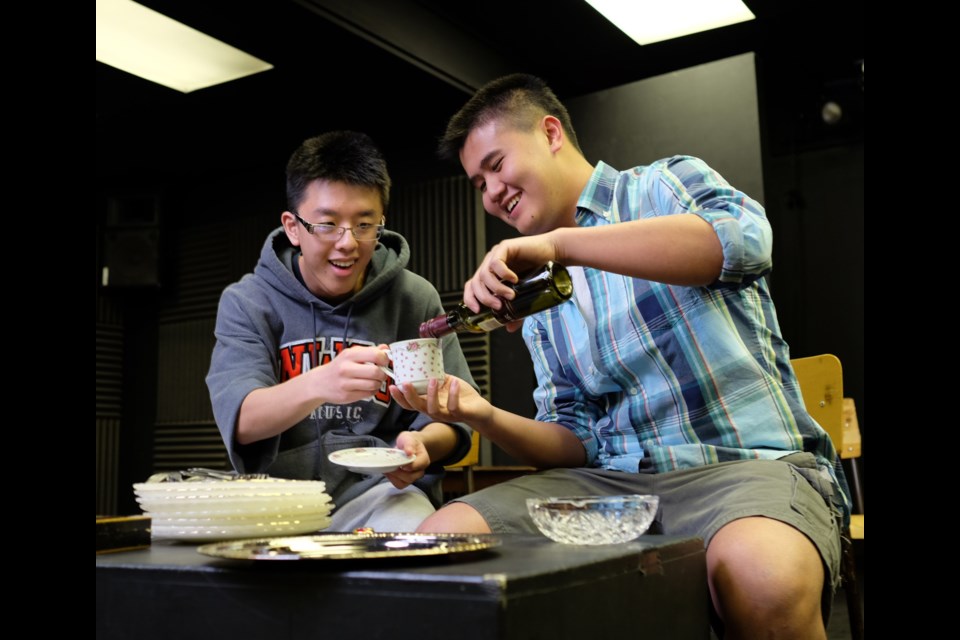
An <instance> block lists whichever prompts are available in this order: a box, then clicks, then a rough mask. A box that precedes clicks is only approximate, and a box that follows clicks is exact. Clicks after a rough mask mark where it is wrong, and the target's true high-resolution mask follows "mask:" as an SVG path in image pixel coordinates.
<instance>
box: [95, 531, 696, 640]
mask: <svg viewBox="0 0 960 640" xmlns="http://www.w3.org/2000/svg"><path fill="white" fill-rule="evenodd" d="M501 538H502V541H503V544H502V545H501V546H499V547H496V548H495V549H491V550H488V551H484V552H479V553H471V554H466V555H463V556H460V555H450V556H440V557H437V558H432V559H430V558H419V559H408V560H404V561H398V560H389V561H384V560H372V559H371V560H351V561H341V560H329V559H328V560H316V561H290V562H282V561H271V562H267V561H261V562H254V561H232V560H220V559H216V558H210V557H207V556H204V555H201V554H199V553H197V552H196V548H195V546H193V545H186V544H172V543H167V544H165V543H161V542H157V543H154V544H153V545H152V546H151V547H150V548H149V549H146V550H142V551H128V552H121V553H113V554H106V555H98V556H97V638H100V639H102V640H107V639H112V638H122V639H124V640H127V639H129V638H137V639H149V638H164V639H172V640H192V639H194V638H196V639H198V640H215V639H219V638H225V639H230V640H255V639H259V638H264V639H270V640H276V639H281V638H291V639H300V638H303V639H307V638H323V639H325V640H338V639H340V638H344V639H348V638H349V639H354V638H356V639H358V640H372V639H374V638H389V639H390V640H402V639H405V638H411V639H413V638H415V639H416V640H429V639H431V638H440V637H443V638H450V639H451V640H471V639H491V638H497V639H517V640H521V639H522V640H530V639H533V638H549V639H551V640H555V639H563V638H571V639H576V640H591V639H594V638H612V637H620V636H623V637H631V638H671V639H683V638H709V635H710V634H709V626H708V602H709V596H708V593H707V579H706V562H705V555H704V550H703V543H702V541H701V540H700V539H699V538H677V537H670V536H642V537H640V538H639V539H637V540H636V541H633V542H628V543H624V544H618V545H602V546H571V545H561V544H557V543H554V542H551V541H550V540H548V539H547V538H544V537H540V536H501Z"/></svg>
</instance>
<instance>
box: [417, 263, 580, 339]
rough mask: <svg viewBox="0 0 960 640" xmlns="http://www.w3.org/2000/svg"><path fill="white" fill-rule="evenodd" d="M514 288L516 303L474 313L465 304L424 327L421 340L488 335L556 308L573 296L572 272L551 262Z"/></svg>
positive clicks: (421, 331)
mask: <svg viewBox="0 0 960 640" xmlns="http://www.w3.org/2000/svg"><path fill="white" fill-rule="evenodd" d="M511 288H512V289H513V290H514V291H515V292H516V296H515V297H514V299H513V300H503V306H502V307H501V308H500V309H499V310H497V311H494V310H493V309H488V308H487V307H482V308H481V309H480V311H479V312H478V313H474V312H473V311H471V310H470V309H469V308H468V307H467V306H466V305H465V304H463V303H462V302H461V303H460V304H459V305H457V307H456V308H455V309H453V310H452V311H450V312H448V313H445V314H443V315H442V316H437V317H436V318H434V319H432V320H427V321H426V322H424V323H423V324H421V325H420V337H421V338H439V337H441V336H445V335H447V334H450V333H454V332H457V333H463V332H469V333H486V332H488V331H493V330H494V329H497V328H499V327H502V326H503V325H505V324H507V323H508V322H513V321H514V320H521V319H523V318H526V317H527V316H529V315H532V314H534V313H537V312H538V311H543V310H544V309H549V308H550V307H555V306H557V305H558V304H560V303H562V302H566V301H567V300H569V299H570V296H572V295H573V281H572V280H571V279H570V273H569V272H568V271H567V270H566V268H565V267H564V266H563V265H562V264H557V263H556V262H548V263H547V264H545V265H544V266H542V267H541V268H539V269H537V270H536V271H534V272H532V273H529V274H527V275H526V276H524V277H523V278H521V279H520V282H518V283H517V284H515V285H511Z"/></svg>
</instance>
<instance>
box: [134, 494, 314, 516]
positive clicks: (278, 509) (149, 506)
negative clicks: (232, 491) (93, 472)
mask: <svg viewBox="0 0 960 640" xmlns="http://www.w3.org/2000/svg"><path fill="white" fill-rule="evenodd" d="M137 502H139V503H140V507H141V508H142V509H143V510H144V511H149V512H150V513H156V514H164V513H174V512H179V513H186V512H190V513H196V514H198V515H203V514H205V513H218V514H224V515H229V514H231V513H239V514H249V513H300V512H308V511H313V512H316V511H320V510H323V509H326V510H328V511H329V510H330V509H331V508H332V507H333V503H332V502H331V501H330V496H328V495H327V494H323V495H320V496H296V497H292V498H291V497H283V498H242V499H241V498H218V499H216V500H212V499H211V500H156V499H151V498H147V497H144V496H139V497H137Z"/></svg>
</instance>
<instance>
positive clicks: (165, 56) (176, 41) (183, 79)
mask: <svg viewBox="0 0 960 640" xmlns="http://www.w3.org/2000/svg"><path fill="white" fill-rule="evenodd" d="M97 60H99V61H100V62H103V63H104V64H108V65H110V66H111V67H116V68H117V69H122V70H123V71H126V72H128V73H132V74H134V75H138V76H140V77H141V78H146V79H147V80H150V81H152V82H156V83H159V84H162V85H164V86H167V87H170V88H171V89H176V90H177V91H182V92H184V93H189V92H191V91H196V90H197V89H203V88H204V87H209V86H212V85H215V84H220V83H221V82H227V81H229V80H236V79H237V78H242V77H244V76H249V75H251V74H254V73H259V72H261V71H266V70H267V69H272V68H273V65H272V64H270V63H269V62H264V61H263V60H260V59H258V58H254V57H253V56H251V55H249V54H247V53H244V52H243V51H240V50H239V49H235V48H234V47H231V46H230V45H228V44H226V43H223V42H220V41H219V40H217V39H215V38H211V37H210V36H208V35H206V34H204V33H200V32H199V31H197V30H196V29H191V28H190V27H188V26H187V25H185V24H182V23H180V22H177V21H176V20H171V19H170V18H168V17H166V16H165V15H163V14H160V13H157V12H156V11H153V10H151V9H148V8H146V7H145V6H143V5H141V4H137V3H136V2H131V1H130V0H97Z"/></svg>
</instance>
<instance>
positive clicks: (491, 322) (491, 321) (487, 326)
mask: <svg viewBox="0 0 960 640" xmlns="http://www.w3.org/2000/svg"><path fill="white" fill-rule="evenodd" d="M503 324H504V323H502V322H500V321H499V320H497V319H496V318H494V317H493V316H490V317H489V318H487V319H486V320H482V321H480V322H478V323H477V326H478V327H480V328H481V329H483V330H484V331H493V330H494V329H499V328H500V327H502V326H503Z"/></svg>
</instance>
